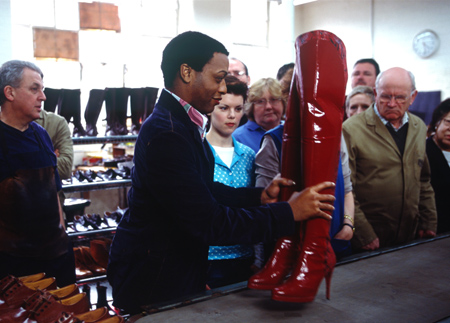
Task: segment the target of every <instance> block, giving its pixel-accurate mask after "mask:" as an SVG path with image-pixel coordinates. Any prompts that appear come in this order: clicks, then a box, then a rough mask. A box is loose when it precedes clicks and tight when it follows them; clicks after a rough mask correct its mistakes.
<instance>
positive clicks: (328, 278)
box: [325, 268, 333, 300]
mask: <svg viewBox="0 0 450 323" xmlns="http://www.w3.org/2000/svg"><path fill="white" fill-rule="evenodd" d="M332 275H333V268H332V269H331V270H329V271H328V272H327V273H326V274H325V283H326V288H327V294H326V295H327V299H328V300H329V299H330V286H331V276H332Z"/></svg>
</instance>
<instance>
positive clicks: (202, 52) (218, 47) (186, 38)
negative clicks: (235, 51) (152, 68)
mask: <svg viewBox="0 0 450 323" xmlns="http://www.w3.org/2000/svg"><path fill="white" fill-rule="evenodd" d="M214 53H222V54H225V55H227V56H228V54H229V53H228V51H227V49H226V48H225V46H224V45H223V44H222V43H220V42H219V41H217V40H215V39H214V38H212V37H210V36H208V35H205V34H202V33H200V32H196V31H187V32H184V33H182V34H179V35H178V36H176V37H175V38H173V39H172V40H171V41H170V42H169V43H168V44H167V46H166V48H164V51H163V57H162V62H161V70H162V72H163V76H164V86H165V87H166V88H170V87H171V86H172V85H173V82H174V80H175V77H176V75H177V73H178V71H179V68H180V66H181V65H182V64H188V65H189V66H190V67H192V68H193V69H194V70H195V71H197V72H201V71H202V70H203V67H204V66H205V65H206V63H208V62H209V61H210V60H211V58H212V57H213V56H214Z"/></svg>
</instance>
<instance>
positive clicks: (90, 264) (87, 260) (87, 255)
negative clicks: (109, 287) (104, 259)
mask: <svg viewBox="0 0 450 323" xmlns="http://www.w3.org/2000/svg"><path fill="white" fill-rule="evenodd" d="M80 250H81V254H82V257H83V258H82V261H83V263H84V265H85V266H86V267H87V268H88V269H89V270H90V271H91V272H92V273H93V274H94V275H95V276H99V275H106V269H105V268H103V267H101V266H99V265H98V264H97V263H96V262H95V260H94V258H92V255H91V248H89V247H84V246H82V247H80Z"/></svg>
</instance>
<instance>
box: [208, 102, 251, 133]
mask: <svg viewBox="0 0 450 323" xmlns="http://www.w3.org/2000/svg"><path fill="white" fill-rule="evenodd" d="M243 115H244V98H243V97H242V95H236V94H232V93H227V94H225V95H224V96H223V97H222V100H221V101H220V104H218V105H216V107H215V108H214V111H213V112H212V113H211V129H212V130H214V131H215V132H216V133H218V134H219V135H220V136H221V137H223V138H228V137H229V136H231V134H232V133H233V131H234V130H236V128H237V127H238V126H239V122H240V121H241V118H242V116H243Z"/></svg>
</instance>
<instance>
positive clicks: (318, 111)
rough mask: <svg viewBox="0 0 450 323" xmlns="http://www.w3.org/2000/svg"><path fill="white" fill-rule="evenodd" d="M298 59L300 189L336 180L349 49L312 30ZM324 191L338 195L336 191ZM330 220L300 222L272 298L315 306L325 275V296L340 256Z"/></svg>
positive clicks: (301, 44)
mask: <svg viewBox="0 0 450 323" xmlns="http://www.w3.org/2000/svg"><path fill="white" fill-rule="evenodd" d="M296 51H297V60H296V66H295V69H294V76H293V78H294V80H293V82H292V84H293V85H292V89H291V93H290V99H291V97H294V98H295V97H297V98H299V107H300V109H299V111H300V115H299V118H300V131H301V163H300V165H301V167H298V168H301V174H302V175H301V181H302V185H301V186H302V188H303V187H309V186H312V185H316V184H318V183H320V182H323V181H332V182H335V181H336V178H337V171H338V165H339V150H340V140H341V131H342V120H343V114H344V111H343V109H342V106H343V103H344V99H345V87H346V84H347V66H346V60H345V59H346V58H345V47H344V44H343V43H342V41H341V40H340V39H339V38H338V37H336V36H335V35H334V34H332V33H330V32H326V31H321V30H318V31H312V32H309V33H305V34H303V35H300V36H299V37H298V38H297V40H296ZM321 193H324V194H334V190H324V191H322V192H321ZM329 229H330V221H328V220H325V219H321V218H318V219H312V220H308V221H305V222H303V223H302V224H301V230H300V236H301V253H300V257H299V259H298V261H297V264H296V266H295V270H294V271H293V272H292V274H291V276H290V277H289V278H288V279H287V280H286V281H285V282H284V283H283V284H282V285H280V286H278V287H276V288H274V289H273V290H272V299H274V300H277V301H285V302H301V303H303V302H311V301H313V300H314V298H315V296H316V294H317V291H318V288H319V286H320V282H321V281H322V279H323V278H324V277H325V279H326V283H327V298H329V287H330V280H331V275H332V272H333V269H334V265H335V263H336V257H335V255H334V252H333V249H332V247H331V244H330V235H329Z"/></svg>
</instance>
